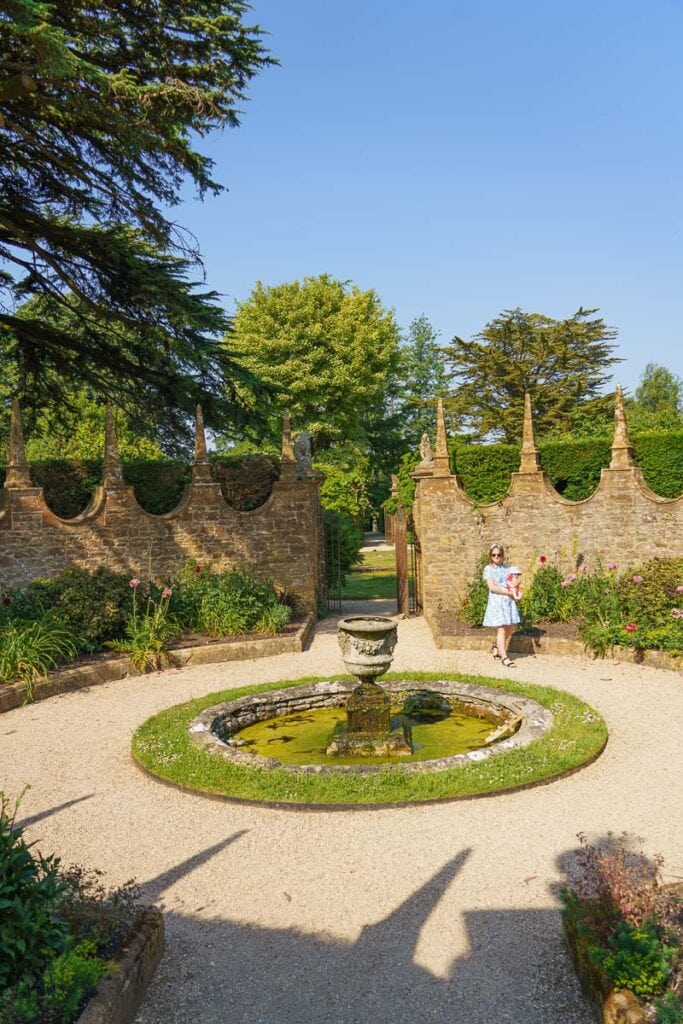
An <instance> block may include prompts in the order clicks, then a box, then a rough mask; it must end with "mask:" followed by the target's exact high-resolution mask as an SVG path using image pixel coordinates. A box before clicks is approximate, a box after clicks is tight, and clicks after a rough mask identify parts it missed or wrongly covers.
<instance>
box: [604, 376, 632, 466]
mask: <svg viewBox="0 0 683 1024" xmlns="http://www.w3.org/2000/svg"><path fill="white" fill-rule="evenodd" d="M633 465H634V462H633V448H632V447H631V439H630V438H629V436H628V424H627V423H626V411H625V409H624V392H623V391H622V390H621V385H619V386H618V387H617V393H616V396H615V401H614V439H613V441H612V461H611V462H610V464H609V468H610V469H631V468H632V467H633Z"/></svg>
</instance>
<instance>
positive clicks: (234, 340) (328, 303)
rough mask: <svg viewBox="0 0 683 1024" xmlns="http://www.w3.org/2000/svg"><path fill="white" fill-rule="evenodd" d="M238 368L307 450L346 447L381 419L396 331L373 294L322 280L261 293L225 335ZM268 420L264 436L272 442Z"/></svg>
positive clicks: (262, 288) (259, 289)
mask: <svg viewBox="0 0 683 1024" xmlns="http://www.w3.org/2000/svg"><path fill="white" fill-rule="evenodd" d="M226 343H227V344H228V346H229V347H230V348H231V349H232V350H234V351H238V352H240V353H241V354H240V356H239V359H240V363H241V365H242V366H244V367H245V369H247V370H249V371H251V372H252V373H253V374H255V375H256V376H258V377H259V378H261V379H262V380H264V381H265V382H266V383H267V384H269V385H270V386H271V387H272V388H273V390H274V391H275V392H276V402H275V404H276V405H277V406H278V410H279V411H281V410H282V409H284V408H288V409H289V410H290V413H291V416H292V423H293V425H294V427H295V428H296V429H297V430H306V431H308V432H309V433H310V434H311V438H312V444H313V451H314V452H321V451H324V450H326V449H328V448H329V447H330V446H331V445H332V444H339V443H343V442H346V441H353V442H355V443H359V444H360V445H361V446H362V445H364V444H365V443H366V441H367V437H368V428H369V425H370V423H371V422H372V421H373V420H375V419H377V418H378V417H380V418H382V417H384V414H385V412H386V407H387V396H388V394H389V393H390V392H391V388H392V386H394V378H395V375H396V370H397V366H398V343H399V330H398V327H397V325H396V322H395V320H394V315H393V313H392V312H391V311H390V310H386V309H384V307H383V306H382V304H381V302H380V299H379V297H378V296H377V294H376V293H375V292H374V291H373V290H372V289H370V290H368V291H361V289H360V288H358V287H356V285H354V284H351V283H349V282H343V281H337V280H335V279H334V278H332V277H330V276H329V275H328V274H321V275H319V276H317V277H306V278H304V280H303V281H301V282H300V281H293V282H291V283H288V284H281V285H274V286H267V285H263V284H261V283H260V282H259V283H258V284H257V285H256V286H255V288H254V289H253V291H252V293H251V295H250V296H249V298H248V299H246V300H245V301H244V302H242V303H241V304H240V305H239V306H238V308H237V312H236V314H235V317H234V321H233V325H232V328H231V330H230V331H229V333H228V334H227V335H226ZM280 426H281V422H280V419H279V415H278V417H274V418H273V421H272V424H271V433H272V434H273V435H279V431H280Z"/></svg>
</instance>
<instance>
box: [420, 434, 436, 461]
mask: <svg viewBox="0 0 683 1024" xmlns="http://www.w3.org/2000/svg"><path fill="white" fill-rule="evenodd" d="M420 455H421V456H422V464H423V465H425V463H427V462H433V461H434V452H433V451H432V443H431V441H430V440H429V436H428V435H427V434H423V435H422V439H421V440H420Z"/></svg>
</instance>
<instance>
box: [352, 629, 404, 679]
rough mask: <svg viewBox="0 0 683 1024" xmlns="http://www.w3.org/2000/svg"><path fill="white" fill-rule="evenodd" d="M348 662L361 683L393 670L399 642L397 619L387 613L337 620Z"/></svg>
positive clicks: (353, 674)
mask: <svg viewBox="0 0 683 1024" xmlns="http://www.w3.org/2000/svg"><path fill="white" fill-rule="evenodd" d="M337 630H338V638H339V646H340V647H341V652H342V657H343V659H344V664H345V665H346V667H347V669H348V670H349V672H350V673H351V675H352V676H355V677H356V678H357V679H358V680H359V681H360V682H361V683H370V684H374V682H375V680H376V679H377V677H378V676H381V675H384V673H385V672H387V671H388V670H389V666H390V665H391V662H392V661H393V657H394V647H395V646H396V630H397V626H396V621H395V620H394V619H390V618H389V617H388V616H387V615H350V616H349V617H348V618H345V619H340V620H339V622H338V624H337Z"/></svg>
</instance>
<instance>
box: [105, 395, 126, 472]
mask: <svg viewBox="0 0 683 1024" xmlns="http://www.w3.org/2000/svg"><path fill="white" fill-rule="evenodd" d="M102 486H103V487H123V486H124V479H123V467H122V465H121V456H120V455H119V446H118V442H117V440H116V424H115V422H114V413H113V412H112V409H111V406H110V405H108V406H106V408H105V410H104V463H103V466H102Z"/></svg>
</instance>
